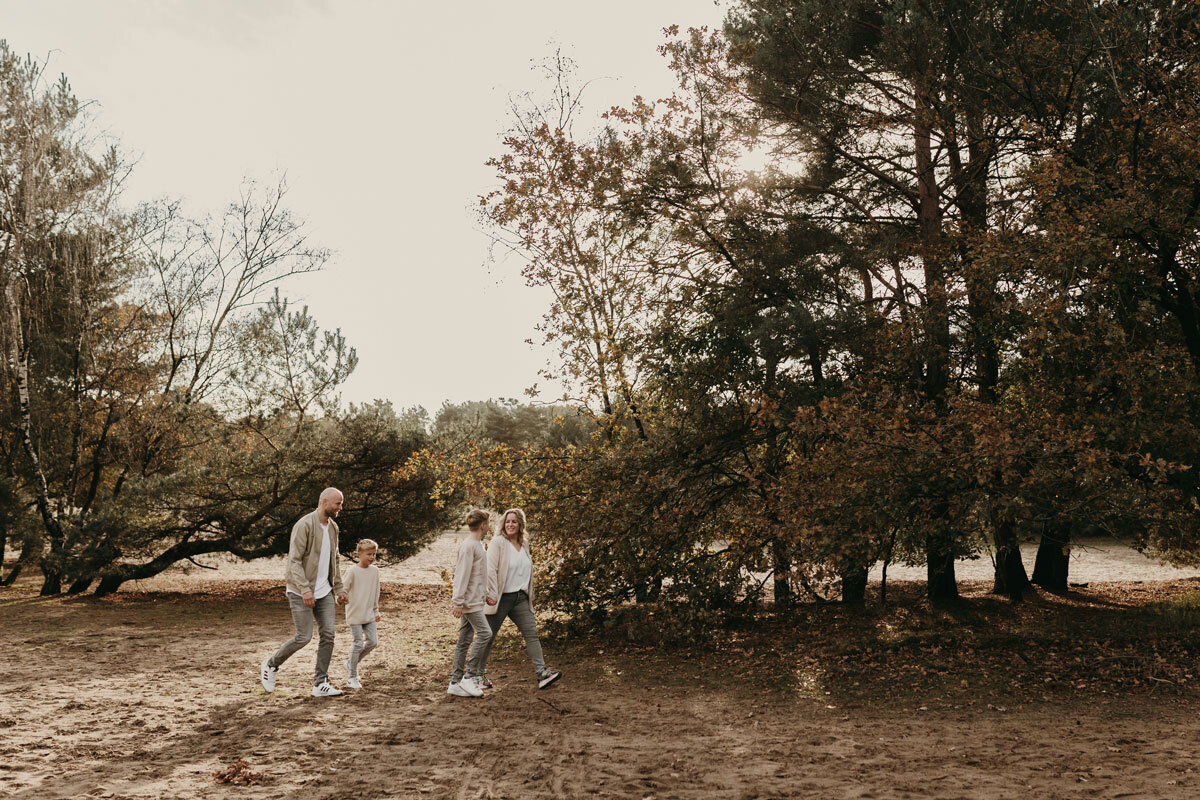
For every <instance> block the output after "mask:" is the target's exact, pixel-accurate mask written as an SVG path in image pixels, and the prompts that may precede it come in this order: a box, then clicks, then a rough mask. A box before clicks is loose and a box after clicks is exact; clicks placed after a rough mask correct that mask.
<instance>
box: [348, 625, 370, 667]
mask: <svg viewBox="0 0 1200 800" xmlns="http://www.w3.org/2000/svg"><path fill="white" fill-rule="evenodd" d="M363 627H364V626H362V625H353V624H352V625H351V626H350V635H351V636H353V637H354V644H352V645H350V658H348V659H346V671H347V672H349V673H350V677H351V678H357V677H358V661H359V659H361V658H362V657H363V653H365V652H366V650H365V643H364V641H363V638H364V637H363Z"/></svg>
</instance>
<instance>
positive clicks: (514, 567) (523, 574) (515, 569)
mask: <svg viewBox="0 0 1200 800" xmlns="http://www.w3.org/2000/svg"><path fill="white" fill-rule="evenodd" d="M504 542H505V544H507V545H508V546H509V547H511V548H512V549H513V557H512V558H510V559H509V560H508V575H507V576H506V577H505V578H504V590H503V591H504V593H505V594H508V593H509V592H519V591H522V590H523V589H524V588H525V587H526V586H528V585H529V578H530V577H531V576H532V575H533V560H532V559H530V558H529V548H528V547H522V548H521V549H520V550H518V549H517V547H516V545H514V544H513V543H512V542H510V541H508V539H504Z"/></svg>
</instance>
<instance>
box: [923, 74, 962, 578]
mask: <svg viewBox="0 0 1200 800" xmlns="http://www.w3.org/2000/svg"><path fill="white" fill-rule="evenodd" d="M914 88H915V90H916V91H915V93H914V94H915V98H916V101H917V108H916V115H915V117H914V120H913V157H914V160H915V163H916V178H917V199H918V207H917V221H918V227H919V230H920V236H921V249H922V253H921V263H922V267H923V269H924V273H925V275H924V277H925V309H924V310H925V337H926V341H925V349H926V352H925V381H924V387H923V389H924V394H925V397H926V398H928V399H929V401H930V402H932V403H933V405H934V408H935V409H937V412H938V414H939V416H940V415H944V414H945V413H946V390H947V389H948V388H949V383H950V298H949V295H948V293H947V291H946V272H945V264H944V263H943V259H944V257H945V255H944V253H942V252H941V250H942V245H943V236H942V207H941V203H940V196H941V192H940V189H939V187H938V182H937V173H936V172H935V170H934V164H933V141H932V140H933V120H934V119H935V118H936V112H935V111H934V109H933V103H932V97H931V91H930V87H929V76H928V75H927V74H921V75H918V77H917V80H916V82H915V86H914ZM945 502H946V501H943V503H945ZM944 516H945V515H944V514H936V515H934V519H943V518H944ZM925 563H926V565H927V573H926V574H927V579H928V586H927V592H928V596H929V599H930V600H932V601H934V602H940V601H945V600H953V599H955V598H957V597H958V584H957V582H956V581H955V577H954V553H953V552H952V548H951V546H950V539H949V535H948V533H947V532H942V531H931V532H930V533H929V534H928V535H927V536H926V537H925Z"/></svg>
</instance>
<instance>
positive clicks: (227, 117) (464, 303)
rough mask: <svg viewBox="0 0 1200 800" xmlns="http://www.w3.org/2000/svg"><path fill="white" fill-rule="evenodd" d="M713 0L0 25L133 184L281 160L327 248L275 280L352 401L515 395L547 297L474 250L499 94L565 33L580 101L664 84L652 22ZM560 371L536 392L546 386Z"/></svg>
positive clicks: (205, 1) (706, 14) (11, 16)
mask: <svg viewBox="0 0 1200 800" xmlns="http://www.w3.org/2000/svg"><path fill="white" fill-rule="evenodd" d="M723 13H724V12H723V10H722V8H720V7H718V6H716V5H714V3H713V2H712V0H608V2H604V3H581V2H571V1H570V0H566V2H564V1H563V0H554V1H552V0H545V1H542V0H509V2H473V1H471V2H457V3H437V2H429V1H428V0H425V1H424V2H399V1H397V2H382V0H380V1H378V2H368V1H367V0H328V1H327V2H322V1H321V0H290V2H289V1H286V0H271V1H269V2H268V1H267V0H157V1H155V0H103V2H97V0H38V2H36V3H35V2H29V0H0V38H4V39H7V40H8V42H9V45H10V46H11V47H12V48H13V49H14V50H15V51H17V52H29V53H31V54H33V55H34V57H35V58H39V59H42V58H46V57H49V59H50V73H51V74H54V75H57V74H58V73H65V74H66V75H67V77H68V78H69V79H70V81H71V83H72V86H73V87H74V89H75V92H76V94H77V95H78V96H79V97H80V98H83V99H89V100H93V101H95V103H96V117H97V120H98V122H99V123H100V124H101V125H102V126H103V127H104V129H105V130H107V131H108V132H109V133H111V134H112V135H114V136H116V137H118V138H119V139H120V140H121V142H122V144H123V147H124V148H125V150H126V151H127V152H129V153H131V154H133V155H134V156H136V157H137V158H138V162H139V163H138V166H137V168H136V170H135V172H134V175H133V177H132V180H131V183H130V185H129V190H128V195H127V197H128V199H129V200H130V201H139V200H143V199H151V198H155V197H160V196H169V197H181V198H183V199H184V200H185V201H186V202H187V204H188V207H189V209H190V210H191V211H192V212H193V213H206V212H216V211H218V210H219V209H220V208H221V207H222V206H223V205H224V204H226V203H227V202H229V201H230V200H232V199H234V198H235V197H236V195H237V191H238V187H239V185H240V183H241V181H242V178H243V177H244V176H248V177H256V178H260V179H264V180H270V179H271V178H272V176H273V175H274V174H276V173H278V172H285V173H286V176H287V180H288V183H289V185H290V187H291V192H290V194H289V206H290V208H291V209H292V211H294V212H295V213H296V214H297V215H298V216H300V217H302V218H304V219H306V220H308V223H309V226H310V230H311V234H312V238H313V240H314V241H315V242H316V243H318V244H321V245H323V246H326V247H329V248H331V249H332V250H333V251H334V258H333V260H332V261H331V263H330V264H329V266H328V267H327V268H326V270H325V271H324V272H323V273H320V274H318V275H315V276H309V277H305V278H303V279H300V280H298V281H296V282H294V283H292V284H291V285H290V286H289V287H288V289H287V292H286V293H287V294H288V295H289V296H290V297H292V298H294V299H296V300H299V301H303V302H305V303H307V304H308V305H309V308H310V310H311V311H312V312H313V314H314V316H316V318H317V320H318V322H320V323H321V324H322V325H323V326H325V327H330V328H333V327H340V328H341V329H342V332H343V333H344V334H345V335H346V336H347V338H348V339H349V341H350V343H351V344H352V345H353V346H354V347H356V348H357V350H358V355H359V365H358V370H357V371H356V373H355V374H354V375H353V376H352V377H351V379H350V381H349V382H348V383H347V385H346V386H345V388H344V391H343V398H344V399H345V400H347V401H351V402H360V401H366V400H371V399H373V398H385V399H388V400H391V401H392V402H393V403H395V404H396V406H397V407H407V406H412V405H422V406H424V407H425V408H426V409H427V410H429V411H430V412H431V413H432V412H435V411H436V410H437V409H438V408H439V407H440V406H441V404H442V402H443V401H445V400H449V401H452V402H461V401H463V400H470V399H484V398H487V397H520V396H521V394H522V392H523V391H524V390H525V388H526V387H528V386H530V385H532V384H534V383H535V382H537V371H538V368H539V367H540V366H542V365H543V364H544V363H545V361H546V359H547V358H548V357H551V354H550V353H549V352H547V351H546V350H544V349H542V348H541V347H540V346H533V347H531V346H530V345H528V344H526V340H527V339H531V338H532V339H534V340H535V341H536V340H537V338H538V336H537V333H536V332H535V330H534V325H535V324H536V323H537V321H538V319H539V318H540V316H541V314H542V312H543V311H544V309H545V307H546V305H547V298H546V297H545V295H543V294H542V293H541V292H540V291H539V290H536V289H530V288H527V287H526V286H524V283H523V281H522V279H521V277H520V275H519V272H518V270H519V265H518V264H517V263H516V262H515V261H512V260H509V261H508V262H507V263H502V264H499V265H496V266H492V267H490V268H489V265H488V264H487V254H488V247H487V239H486V238H485V236H484V235H483V234H482V233H481V232H480V231H479V229H478V223H477V221H476V219H475V216H474V214H475V209H476V207H477V202H478V201H477V198H478V196H479V194H481V193H483V192H485V191H487V190H488V189H489V188H491V187H492V184H493V183H494V179H493V173H492V172H491V170H489V169H488V168H487V167H485V166H484V164H483V162H484V161H485V160H486V159H487V158H488V157H490V156H492V155H495V154H498V153H499V152H500V138H501V135H502V133H503V131H504V129H505V127H506V121H505V117H506V103H507V99H508V97H509V95H510V94H512V93H517V92H524V91H527V90H537V89H539V88H541V87H542V86H543V83H542V82H541V81H540V80H539V77H538V75H537V73H536V72H535V71H534V69H533V66H534V64H535V63H536V62H539V61H540V60H541V59H542V58H544V57H545V56H547V55H550V54H551V53H553V51H554V49H555V48H556V47H558V46H561V47H562V48H563V50H564V52H566V53H567V54H569V55H571V56H572V57H573V58H574V59H575V60H576V61H577V62H578V65H579V75H580V77H581V78H582V79H585V80H587V79H597V80H595V81H594V83H592V85H591V86H590V87H589V88H588V91H587V94H586V95H585V101H586V108H587V110H588V111H589V112H591V113H592V114H595V113H598V112H600V111H602V110H603V109H605V108H607V107H609V106H611V105H613V104H622V103H625V102H627V101H628V100H629V99H630V98H632V97H633V96H634V95H635V94H643V95H645V96H647V97H651V98H655V97H660V96H664V95H666V94H668V93H669V92H670V91H671V89H672V88H673V82H672V78H671V75H670V73H669V72H668V70H667V68H666V62H665V61H664V60H663V59H662V57H661V56H660V55H659V54H658V53H657V50H656V48H657V47H658V45H659V44H661V43H662V41H663V36H662V28H663V27H665V26H667V25H671V24H679V25H680V26H682V27H687V26H692V25H709V26H714V25H718V24H719V23H720V21H721V19H722V17H723ZM556 392H557V390H554V391H550V392H549V396H546V394H547V393H546V392H543V399H546V400H551V399H553V395H554V394H555V393H556Z"/></svg>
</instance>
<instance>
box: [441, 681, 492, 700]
mask: <svg viewBox="0 0 1200 800" xmlns="http://www.w3.org/2000/svg"><path fill="white" fill-rule="evenodd" d="M446 694H452V695H454V696H455V697H483V689H480V688H479V687H478V686H476V685H475V679H474V678H463V679H462V680H461V681H459V682H458V683H452V684H450V688H449V689H447V690H446Z"/></svg>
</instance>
